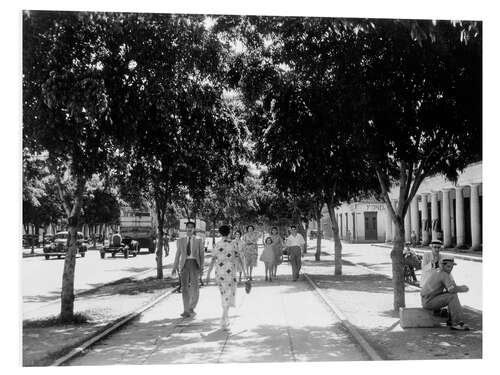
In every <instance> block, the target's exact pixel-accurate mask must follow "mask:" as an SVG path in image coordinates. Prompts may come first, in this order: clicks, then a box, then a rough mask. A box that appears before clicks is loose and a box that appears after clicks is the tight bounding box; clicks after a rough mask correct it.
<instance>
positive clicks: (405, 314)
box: [399, 307, 446, 328]
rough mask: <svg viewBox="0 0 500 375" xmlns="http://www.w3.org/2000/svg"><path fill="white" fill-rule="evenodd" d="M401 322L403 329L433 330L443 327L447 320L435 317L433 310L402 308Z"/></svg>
mask: <svg viewBox="0 0 500 375" xmlns="http://www.w3.org/2000/svg"><path fill="white" fill-rule="evenodd" d="M399 322H400V325H401V328H431V327H439V326H441V324H442V323H443V322H446V318H442V317H439V316H434V314H433V312H432V310H427V309H424V308H422V307H400V308H399Z"/></svg>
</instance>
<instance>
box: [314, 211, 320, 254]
mask: <svg viewBox="0 0 500 375" xmlns="http://www.w3.org/2000/svg"><path fill="white" fill-rule="evenodd" d="M316 225H317V227H318V236H317V238H316V254H315V255H314V258H315V260H316V261H317V262H319V261H320V260H321V212H320V214H319V215H316Z"/></svg>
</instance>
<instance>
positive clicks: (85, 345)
mask: <svg viewBox="0 0 500 375" xmlns="http://www.w3.org/2000/svg"><path fill="white" fill-rule="evenodd" d="M177 289H179V287H175V288H174V289H170V290H169V291H167V292H165V293H163V294H162V295H160V296H159V297H157V298H155V299H154V300H153V301H151V302H149V303H148V304H146V305H145V306H143V307H140V308H139V309H138V310H136V311H134V312H132V313H130V314H128V315H126V316H124V317H121V318H118V319H116V320H115V321H114V322H113V323H112V325H111V327H109V328H107V329H105V330H104V331H102V332H97V333H95V334H94V335H92V336H91V337H90V338H89V339H87V340H86V341H85V342H83V343H82V344H80V345H78V346H77V347H75V348H73V349H72V350H71V351H70V352H69V353H68V354H66V355H64V356H62V357H60V358H58V359H56V360H55V361H54V362H52V364H50V366H61V365H63V364H64V363H66V362H68V361H70V360H71V359H73V358H75V357H76V356H78V355H80V354H81V353H82V352H84V351H85V350H87V349H88V348H89V347H91V346H92V345H94V344H95V343H96V342H98V341H100V340H102V339H103V338H105V337H107V336H109V335H110V334H111V333H113V332H114V331H116V330H117V329H119V328H121V327H123V326H124V325H125V324H127V323H129V322H130V321H131V320H133V319H134V318H136V317H137V316H139V315H141V314H142V313H143V312H144V311H146V310H148V309H150V308H151V307H153V306H154V305H156V304H157V303H159V302H160V301H162V300H164V299H165V298H167V297H168V296H170V295H171V294H172V293H175V292H176V291H177Z"/></svg>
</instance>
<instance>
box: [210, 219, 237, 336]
mask: <svg viewBox="0 0 500 375" xmlns="http://www.w3.org/2000/svg"><path fill="white" fill-rule="evenodd" d="M219 232H220V234H221V235H222V240H221V241H219V242H217V243H216V244H215V246H214V248H213V251H212V261H211V262H210V266H209V268H208V272H207V279H206V283H207V285H208V283H209V282H210V272H212V268H213V267H214V266H215V281H216V283H217V285H218V286H219V291H220V294H221V304H222V317H221V322H220V325H221V328H222V329H224V330H226V329H228V328H229V308H230V307H235V306H236V286H237V281H236V269H237V265H238V264H239V266H240V267H241V269H243V273H244V274H245V277H246V276H247V274H246V271H245V269H244V268H243V263H242V262H241V257H240V256H239V255H240V254H239V251H238V249H237V247H236V244H235V242H234V241H231V240H230V239H229V233H230V232H231V230H230V228H229V226H227V225H222V226H221V227H220V228H219Z"/></svg>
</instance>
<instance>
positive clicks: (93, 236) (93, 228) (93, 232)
mask: <svg viewBox="0 0 500 375" xmlns="http://www.w3.org/2000/svg"><path fill="white" fill-rule="evenodd" d="M95 229H96V226H95V224H94V225H92V238H93V240H94V249H97V236H96V233H95V232H96V230H95Z"/></svg>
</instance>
